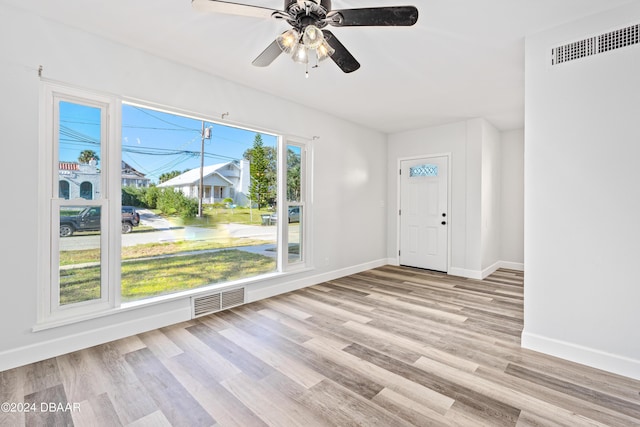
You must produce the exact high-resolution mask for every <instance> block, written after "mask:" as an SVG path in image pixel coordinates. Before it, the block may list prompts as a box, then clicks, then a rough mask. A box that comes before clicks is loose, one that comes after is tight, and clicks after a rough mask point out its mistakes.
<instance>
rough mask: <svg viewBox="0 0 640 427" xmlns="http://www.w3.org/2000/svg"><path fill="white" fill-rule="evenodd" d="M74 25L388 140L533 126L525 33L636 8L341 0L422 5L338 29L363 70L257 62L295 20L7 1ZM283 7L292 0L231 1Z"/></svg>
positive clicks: (177, 3) (612, 3)
mask: <svg viewBox="0 0 640 427" xmlns="http://www.w3.org/2000/svg"><path fill="white" fill-rule="evenodd" d="M2 1H4V2H5V3H10V4H13V5H14V6H16V7H20V8H24V9H27V10H30V11H32V12H33V13H36V14H39V15H42V16H44V17H48V18H51V19H53V20H55V21H59V22H62V23H65V24H68V25H70V26H73V27H77V28H80V29H84V30H86V31H88V32H92V33H97V34H99V35H102V36H104V37H107V38H110V39H113V40H116V41H118V42H121V43H123V44H126V45H130V46H133V47H136V48H139V49H142V50H145V51H148V52H150V53H153V54H156V55H158V56H162V57H166V58H170V59H172V60H174V61H177V62H181V63H184V64H187V65H190V66H192V67H195V68H198V69H201V70H204V71H207V72H209V73H211V74H215V75H218V76H221V77H223V78H225V79H227V80H231V81H235V82H238V83H240V84H243V85H245V86H249V87H254V88H256V89H259V90H262V91H265V92H268V93H272V94H275V95H278V96H280V97H283V98H287V99H290V100H293V101H295V102H298V103H300V104H304V105H308V106H312V107H314V108H317V109H319V110H323V111H327V112H330V113H332V114H334V115H337V116H340V117H343V118H345V119H347V120H349V121H352V122H355V123H359V124H362V125H364V126H367V127H369V128H372V129H376V130H379V131H382V132H386V133H393V132H399V131H404V130H409V129H416V128H422V127H426V126H432V125H437V124H443V123H449V122H453V121H458V120H463V119H467V118H471V117H484V118H486V119H488V120H489V121H490V122H491V123H493V124H494V125H495V126H496V127H498V128H499V129H501V130H508V129H516V128H521V127H523V125H524V105H523V104H524V36H525V35H528V34H533V33H535V32H538V31H540V30H543V29H546V28H551V27H554V26H557V25H559V24H562V23H564V22H569V21H572V20H575V19H578V18H580V17H583V16H587V15H591V14H594V13H598V12H600V11H603V10H607V9H612V8H615V7H617V6H619V5H622V4H625V3H630V2H632V1H635V0H419V1H412V0H359V1H355V0H333V2H332V8H333V9H334V10H336V9H348V8H361V7H370V6H371V7H373V6H399V5H406V4H413V5H414V6H416V7H417V8H418V10H419V18H418V23H417V24H416V25H414V26H413V27H352V28H348V27H343V28H337V27H330V29H331V31H332V32H333V33H334V34H335V35H336V37H338V38H339V40H340V41H341V42H342V43H343V44H344V45H345V47H346V48H347V49H348V50H349V51H350V52H351V53H352V54H353V56H354V57H355V58H356V59H357V60H358V61H359V62H360V64H361V68H360V69H359V70H357V71H355V72H353V73H350V74H344V73H343V72H342V71H341V70H340V69H339V68H338V67H337V66H336V65H335V64H334V63H333V62H332V61H331V60H328V61H325V62H323V63H321V65H320V67H319V68H317V69H311V70H310V77H309V78H308V79H305V78H304V66H303V65H300V64H296V63H294V62H293V61H291V60H290V59H289V58H288V57H287V56H285V55H281V56H280V57H279V58H278V59H276V60H275V61H274V63H272V64H271V65H270V66H269V67H266V68H258V67H254V66H252V65H251V61H252V60H253V59H254V58H255V57H256V56H257V55H258V54H260V52H262V51H263V50H264V48H266V46H267V45H268V44H269V43H271V42H272V41H273V39H274V38H275V37H276V36H277V35H278V34H280V33H281V32H282V31H284V30H285V29H287V28H289V26H288V24H287V23H286V22H282V21H276V20H271V19H267V20H265V19H258V18H250V17H244V16H232V15H222V14H213V13H202V12H197V11H195V10H194V9H193V8H192V7H191V1H190V0H108V1H104V0H100V1H98V0H64V1H61V0H29V1H25V0H2ZM234 1H239V2H243V3H248V4H253V5H257V6H263V7H269V8H274V9H282V8H283V4H284V1H283V0H246V1H243V0H234Z"/></svg>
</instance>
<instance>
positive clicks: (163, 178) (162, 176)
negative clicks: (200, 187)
mask: <svg viewBox="0 0 640 427" xmlns="http://www.w3.org/2000/svg"><path fill="white" fill-rule="evenodd" d="M181 173H182V172H180V171H171V172H164V173H162V174H160V176H159V177H158V181H160V182H159V184H162V183H163V182H165V181H169V180H170V179H171V178H175V177H176V176H178V175H180V174H181Z"/></svg>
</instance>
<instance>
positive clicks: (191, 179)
mask: <svg viewBox="0 0 640 427" xmlns="http://www.w3.org/2000/svg"><path fill="white" fill-rule="evenodd" d="M202 176H203V181H204V185H203V189H204V194H203V198H202V202H203V203H215V202H221V201H222V200H224V199H226V198H231V199H233V201H234V203H235V204H237V205H241V206H244V205H247V204H248V203H249V180H250V175H249V161H247V160H239V161H238V160H235V161H232V162H227V163H218V164H215V165H210V166H205V167H204V168H203V169H202ZM199 185H200V168H195V169H191V170H189V171H187V172H185V173H183V174H181V175H178V176H176V177H175V178H171V179H170V180H168V181H165V182H163V183H162V184H159V185H158V187H160V188H166V187H172V188H175V189H177V190H180V192H182V194H184V195H185V196H187V197H192V198H194V199H197V198H198V197H199Z"/></svg>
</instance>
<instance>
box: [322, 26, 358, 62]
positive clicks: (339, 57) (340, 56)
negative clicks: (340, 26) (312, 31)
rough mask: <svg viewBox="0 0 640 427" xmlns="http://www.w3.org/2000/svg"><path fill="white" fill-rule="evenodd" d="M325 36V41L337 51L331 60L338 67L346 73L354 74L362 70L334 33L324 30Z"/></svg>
mask: <svg viewBox="0 0 640 427" xmlns="http://www.w3.org/2000/svg"><path fill="white" fill-rule="evenodd" d="M322 33H323V34H324V39H325V40H326V41H327V43H329V46H331V47H332V48H334V49H335V52H333V55H331V59H333V62H335V63H336V65H337V66H338V67H340V69H341V70H342V71H344V72H345V73H352V72H354V71H355V70H357V69H358V68H360V63H359V62H358V61H356V59H355V58H354V57H353V55H351V53H349V51H348V50H347V48H346V47H344V45H343V44H342V43H340V40H338V39H337V38H336V36H334V35H333V33H332V32H331V31H329V30H322Z"/></svg>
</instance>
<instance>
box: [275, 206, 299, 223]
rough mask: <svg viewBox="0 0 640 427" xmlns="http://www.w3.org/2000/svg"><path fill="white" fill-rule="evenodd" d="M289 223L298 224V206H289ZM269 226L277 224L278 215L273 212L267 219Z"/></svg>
mask: <svg viewBox="0 0 640 427" xmlns="http://www.w3.org/2000/svg"><path fill="white" fill-rule="evenodd" d="M287 217H288V219H289V222H300V207H299V206H291V207H290V208H289V213H288V215H287ZM269 221H270V222H271V224H275V223H276V222H278V213H277V212H274V213H272V214H271V217H270V218H269Z"/></svg>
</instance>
